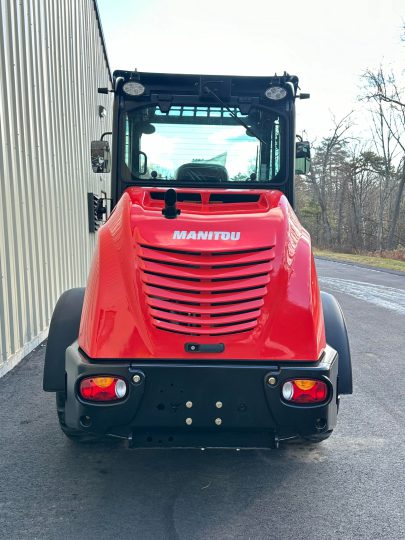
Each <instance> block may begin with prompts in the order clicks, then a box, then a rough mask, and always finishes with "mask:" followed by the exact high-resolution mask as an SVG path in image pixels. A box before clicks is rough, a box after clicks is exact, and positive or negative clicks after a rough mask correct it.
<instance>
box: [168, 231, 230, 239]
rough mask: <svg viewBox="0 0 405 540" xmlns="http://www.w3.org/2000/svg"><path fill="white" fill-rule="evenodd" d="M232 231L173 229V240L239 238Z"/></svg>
mask: <svg viewBox="0 0 405 540" xmlns="http://www.w3.org/2000/svg"><path fill="white" fill-rule="evenodd" d="M239 238H240V232H234V231H232V232H231V231H174V233H173V240H234V241H235V240H239Z"/></svg>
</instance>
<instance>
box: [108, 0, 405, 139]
mask: <svg viewBox="0 0 405 540" xmlns="http://www.w3.org/2000/svg"><path fill="white" fill-rule="evenodd" d="M98 6H99V10H100V13H101V21H102V26H103V30H104V36H105V39H106V43H107V52H108V56H109V60H110V64H111V68H112V69H113V70H114V69H128V70H130V69H134V68H137V69H138V71H157V72H165V73H204V74H211V73H213V74H234V75H244V74H254V75H272V74H274V73H275V72H277V73H282V72H284V71H287V72H289V73H291V74H294V75H298V76H299V78H300V85H301V89H302V91H303V92H310V93H311V99H310V100H308V101H299V102H298V124H297V131H298V132H301V131H302V130H304V129H305V130H306V131H307V133H308V138H309V139H310V140H314V139H318V140H319V139H320V138H321V137H323V136H326V135H327V134H328V130H329V129H330V127H331V117H332V114H334V115H335V116H336V118H337V119H340V118H341V117H343V116H344V115H345V114H347V113H348V112H350V110H352V109H353V108H356V107H357V108H358V103H357V101H356V100H357V96H358V95H359V93H360V75H361V73H362V72H363V71H364V70H365V69H367V68H374V67H378V65H379V64H380V63H381V62H382V63H384V64H385V65H387V66H389V65H392V66H393V67H394V68H395V69H396V70H397V71H398V72H400V71H401V70H402V73H404V70H405V43H401V40H400V37H401V34H402V31H401V29H402V27H403V25H404V23H405V0H391V1H390V0H340V1H339V2H331V1H330V0H329V1H328V0H307V1H306V2H305V1H303V0H282V1H280V2H278V1H275V0H249V1H247V2H237V1H236V0H204V1H199V2H197V1H193V0H98ZM358 122H359V124H360V125H359V130H360V129H361V130H362V131H364V130H365V129H366V122H367V121H366V120H365V119H364V118H363V119H362V118H361V117H359V118H358Z"/></svg>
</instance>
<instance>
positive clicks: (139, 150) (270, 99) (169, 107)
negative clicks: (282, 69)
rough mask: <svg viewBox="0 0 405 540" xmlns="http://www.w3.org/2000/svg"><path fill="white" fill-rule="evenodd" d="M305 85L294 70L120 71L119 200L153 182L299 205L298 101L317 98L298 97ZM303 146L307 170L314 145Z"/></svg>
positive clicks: (116, 128) (116, 126)
mask: <svg viewBox="0 0 405 540" xmlns="http://www.w3.org/2000/svg"><path fill="white" fill-rule="evenodd" d="M297 88H298V78H297V77H295V76H290V75H288V74H286V73H285V74H284V75H282V76H274V77H247V76H236V77H233V76H199V75H170V74H156V73H155V74H153V73H138V72H128V71H116V72H115V73H114V93H115V104H114V121H113V133H112V135H113V144H112V146H113V156H112V197H113V201H114V204H115V203H116V202H117V201H118V199H119V198H120V196H121V195H122V193H123V192H124V191H125V189H127V188H128V187H130V186H145V187H148V186H153V187H160V188H162V187H163V188H164V187H167V188H176V187H192V188H199V187H201V188H206V187H212V188H218V187H220V188H221V189H223V188H229V189H233V190H234V189H255V188H260V189H278V190H280V191H282V192H284V193H285V195H286V196H287V198H288V199H289V201H290V203H291V204H292V205H293V203H294V174H295V157H296V136H295V106H294V102H295V99H296V98H297V97H309V96H308V94H305V95H303V94H301V95H300V96H297ZM99 90H100V91H104V90H105V89H99ZM99 143H100V141H99ZM106 144H107V142H106ZM299 145H300V146H299V148H300V153H301V157H300V159H301V161H302V158H304V164H301V166H300V171H299V172H300V173H304V174H305V172H307V168H308V163H309V145H308V143H306V142H303V141H300V143H299ZM307 150H308V152H307V153H306V151H307ZM98 151H99V153H100V151H101V150H100V146H99V147H98ZM99 161H100V160H98V162H97V171H95V172H99V170H100V163H99ZM93 170H94V168H93Z"/></svg>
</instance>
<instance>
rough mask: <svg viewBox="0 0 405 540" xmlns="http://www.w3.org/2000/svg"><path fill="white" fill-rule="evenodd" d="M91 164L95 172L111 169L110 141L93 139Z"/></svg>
mask: <svg viewBox="0 0 405 540" xmlns="http://www.w3.org/2000/svg"><path fill="white" fill-rule="evenodd" d="M91 166H92V167H93V172H95V173H109V172H110V171H111V153H110V145H109V144H108V141H91Z"/></svg>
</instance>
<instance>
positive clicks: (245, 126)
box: [204, 86, 268, 145]
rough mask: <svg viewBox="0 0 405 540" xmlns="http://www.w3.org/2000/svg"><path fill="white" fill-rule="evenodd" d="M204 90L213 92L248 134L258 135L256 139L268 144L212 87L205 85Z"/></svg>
mask: <svg viewBox="0 0 405 540" xmlns="http://www.w3.org/2000/svg"><path fill="white" fill-rule="evenodd" d="M204 90H205V91H206V92H207V93H208V94H211V95H212V96H213V97H214V98H215V99H216V100H217V101H218V103H220V104H221V105H222V107H224V108H225V109H226V110H227V111H228V112H229V114H230V115H231V116H232V118H234V119H235V120H236V121H237V122H238V123H239V124H240V125H241V126H243V127H244V128H245V129H246V133H247V134H248V135H249V133H250V134H251V135H253V137H256V139H258V140H259V141H260V142H261V143H262V144H265V145H267V144H268V143H267V142H266V141H265V140H264V139H262V138H261V137H260V135H258V134H257V133H255V132H254V131H253V129H252V128H250V127H249V126H248V125H247V124H246V123H245V122H244V121H243V120H242V118H239V116H238V115H237V114H235V113H234V112H233V110H232V109H231V108H230V107H228V105H227V104H226V103H224V102H223V101H222V99H221V98H220V97H219V96H217V95H216V93H215V92H213V91H212V90H211V88H209V87H208V86H204Z"/></svg>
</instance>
